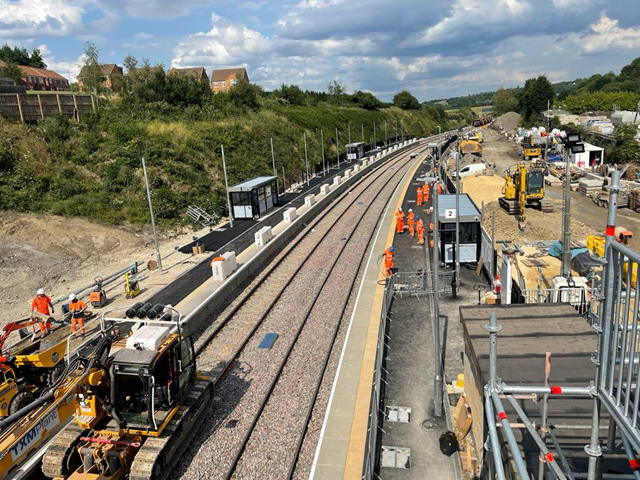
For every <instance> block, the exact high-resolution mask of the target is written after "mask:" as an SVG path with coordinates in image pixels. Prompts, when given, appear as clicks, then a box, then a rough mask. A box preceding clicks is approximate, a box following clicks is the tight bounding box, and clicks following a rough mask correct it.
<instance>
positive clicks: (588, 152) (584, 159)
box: [571, 142, 604, 168]
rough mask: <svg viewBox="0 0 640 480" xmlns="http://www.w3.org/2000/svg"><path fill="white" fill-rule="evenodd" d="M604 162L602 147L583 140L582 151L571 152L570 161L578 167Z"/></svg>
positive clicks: (596, 165)
mask: <svg viewBox="0 0 640 480" xmlns="http://www.w3.org/2000/svg"><path fill="white" fill-rule="evenodd" d="M603 162H604V148H600V147H597V146H595V145H591V144H590V143H587V142H584V152H582V153H572V154H571V163H573V164H574V165H575V166H576V167H578V168H589V167H599V166H600V165H602V163H603Z"/></svg>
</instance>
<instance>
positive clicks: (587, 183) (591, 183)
mask: <svg viewBox="0 0 640 480" xmlns="http://www.w3.org/2000/svg"><path fill="white" fill-rule="evenodd" d="M602 184H603V181H602V180H598V179H597V178H581V179H580V181H579V182H578V192H580V193H581V194H583V195H587V196H588V195H589V194H590V193H594V192H597V191H599V190H602Z"/></svg>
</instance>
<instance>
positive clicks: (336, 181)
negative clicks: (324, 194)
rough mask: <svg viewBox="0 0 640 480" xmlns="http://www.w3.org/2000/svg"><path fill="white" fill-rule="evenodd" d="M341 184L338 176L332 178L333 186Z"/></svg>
mask: <svg viewBox="0 0 640 480" xmlns="http://www.w3.org/2000/svg"><path fill="white" fill-rule="evenodd" d="M340 183H341V179H340V177H338V176H335V177H333V184H334V185H336V186H338V185H340Z"/></svg>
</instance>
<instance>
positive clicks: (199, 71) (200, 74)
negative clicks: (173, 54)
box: [167, 67, 209, 83]
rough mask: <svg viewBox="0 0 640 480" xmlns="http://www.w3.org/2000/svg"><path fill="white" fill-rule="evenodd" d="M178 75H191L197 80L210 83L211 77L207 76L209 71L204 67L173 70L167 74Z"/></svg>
mask: <svg viewBox="0 0 640 480" xmlns="http://www.w3.org/2000/svg"><path fill="white" fill-rule="evenodd" d="M176 73H177V74H181V75H190V76H192V77H193V78H195V79H196V80H199V81H201V82H206V83H209V77H208V76H207V71H206V70H205V68H204V67H194V68H172V69H170V70H169V71H168V72H167V75H174V74H176Z"/></svg>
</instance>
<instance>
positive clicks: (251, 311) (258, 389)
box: [174, 160, 408, 478]
mask: <svg viewBox="0 0 640 480" xmlns="http://www.w3.org/2000/svg"><path fill="white" fill-rule="evenodd" d="M400 163H401V164H406V163H408V162H407V161H406V160H404V161H402V162H400ZM401 170H403V168H401V167H400V165H397V166H396V168H395V169H394V170H391V169H387V170H386V173H385V174H383V175H382V176H381V178H380V179H378V180H374V181H373V182H372V183H373V184H374V187H372V188H370V189H367V190H366V191H365V192H364V193H363V194H362V195H361V196H360V198H358V200H360V201H364V203H365V205H351V206H350V207H348V208H346V209H345V210H346V211H345V212H344V213H343V214H342V215H341V216H340V215H339V214H338V213H337V212H336V214H335V216H338V217H340V219H339V220H338V222H337V224H336V225H335V227H334V228H332V229H331V230H330V232H329V233H328V234H327V235H326V237H325V238H324V239H323V240H322V243H321V245H320V246H319V247H318V248H317V249H316V251H315V252H314V253H313V254H312V255H311V256H310V257H309V258H308V260H307V261H306V263H305V266H304V267H303V268H302V269H301V271H300V272H299V274H298V275H297V276H296V277H295V278H294V280H293V281H292V282H291V283H290V285H289V286H288V288H287V289H286V290H285V291H284V292H283V293H282V295H280V296H279V298H278V301H277V303H276V304H275V306H274V308H273V309H272V310H271V311H270V312H269V313H268V315H267V317H266V318H265V320H264V323H263V324H262V325H261V326H260V327H259V328H258V330H257V332H256V334H255V335H254V336H253V338H252V339H251V340H250V341H249V343H248V345H247V348H246V349H245V350H244V351H243V352H242V353H241V355H240V356H239V357H238V359H237V360H236V361H235V362H234V363H233V365H232V367H231V369H230V371H229V373H228V374H227V375H226V376H225V377H224V378H223V379H222V380H221V382H220V383H219V384H218V385H217V387H216V391H215V398H216V399H217V401H216V402H215V403H214V408H213V411H212V412H211V415H209V416H208V417H206V419H205V421H204V422H203V427H202V428H201V429H200V431H199V432H198V433H197V434H196V436H195V437H196V438H195V439H194V442H193V444H192V445H191V446H190V447H189V448H188V449H187V452H185V454H184V455H183V457H182V459H181V462H180V463H179V465H178V466H177V469H176V471H175V472H174V473H175V474H176V475H177V476H181V477H182V478H196V477H197V478H201V477H203V476H206V477H208V478H219V477H222V476H224V474H225V473H226V471H227V470H228V468H229V466H230V464H231V462H232V460H233V457H234V456H235V454H236V452H237V450H238V448H239V445H240V444H241V441H242V439H243V437H244V435H245V433H246V432H247V431H248V428H249V426H250V423H251V421H252V419H253V417H254V415H255V413H256V411H257V408H258V403H259V401H260V400H261V398H262V397H263V395H264V393H265V391H266V389H267V388H268V385H269V383H270V382H271V379H272V378H273V376H274V375H275V373H276V371H277V370H278V368H279V365H280V362H281V360H282V359H283V358H284V355H285V353H286V351H287V349H288V347H289V345H290V344H291V342H292V341H293V339H294V337H295V332H296V330H297V328H298V325H300V324H301V322H302V320H303V319H304V316H305V312H306V311H307V309H308V308H310V306H311V304H312V302H313V298H314V297H315V294H316V292H317V291H318V290H319V288H320V285H321V284H322V280H323V279H324V276H326V275H327V274H328V273H329V268H330V266H331V264H332V259H335V258H336V256H337V255H339V253H340V250H341V249H342V246H343V245H344V242H345V239H346V237H348V235H349V233H350V232H351V231H352V230H353V229H354V227H355V225H356V224H357V221H358V219H359V218H360V217H362V215H363V213H364V211H365V209H366V205H367V204H369V203H370V202H373V201H376V199H377V197H379V196H380V193H379V192H380V190H381V189H382V188H383V186H384V185H385V184H388V182H389V177H391V176H392V175H393V174H399V173H398V172H399V171H401ZM364 183H369V182H368V181H365V182H364ZM362 189H364V187H362ZM353 193H356V192H355V191H354V192H353ZM356 194H357V193H356ZM347 198H350V200H349V201H347V202H343V203H347V204H350V203H351V202H352V201H353V199H354V196H353V194H352V195H351V196H347ZM332 217H333V215H332ZM330 223H331V221H330V220H329V219H324V220H323V221H321V222H320V223H319V224H318V225H317V227H316V230H317V232H318V233H316V232H312V234H310V235H309V238H313V237H314V236H315V238H316V242H317V241H318V238H319V237H320V236H321V234H320V233H319V232H322V231H326V230H327V228H328V224H330ZM323 227H324V228H323ZM372 228H373V227H372ZM305 240H306V239H305ZM363 248H365V249H366V245H365V246H364V247H363ZM303 250H304V249H301V250H299V251H298V252H296V253H295V255H292V256H291V258H292V260H291V262H290V263H291V264H295V263H299V262H300V261H301V257H302V259H303V258H304V257H305V255H304V254H303V253H302V252H303ZM307 253H308V251H307ZM294 257H296V258H295V259H294ZM287 260H288V258H287V259H286V260H285V262H283V263H287ZM350 263H351V262H340V265H341V266H343V264H344V266H345V267H349V268H351V269H352V270H353V267H352V266H351V265H350ZM278 270H279V269H278ZM293 270H295V269H291V268H290V266H287V268H286V269H283V272H285V273H282V274H280V273H277V272H274V274H272V275H278V276H277V277H274V281H273V282H271V278H269V281H268V282H267V283H273V284H274V285H275V284H276V282H277V281H279V282H281V281H283V277H286V271H288V272H289V275H290V274H291V272H292V271H293ZM353 274H355V273H353ZM340 275H343V273H340ZM337 276H338V273H337V271H336V279H337ZM340 280H341V281H340V282H339V283H333V282H331V285H334V286H333V287H332V289H333V290H332V294H330V295H329V294H328V297H326V298H325V300H324V301H323V304H324V303H327V301H328V303H330V304H333V303H335V302H334V299H335V297H336V295H338V294H339V293H340V288H339V287H340V285H341V287H342V288H341V289H342V290H344V278H341V279H340ZM280 284H281V283H280ZM327 291H328V292H329V290H327ZM256 293H257V295H254V296H252V298H251V300H250V302H249V303H248V305H247V308H244V307H243V308H242V309H241V310H240V311H239V312H238V313H237V314H236V315H235V316H234V318H233V322H232V323H233V324H234V325H237V326H236V327H234V328H233V329H230V330H229V331H228V332H230V333H229V336H227V335H226V333H227V332H225V330H226V327H225V329H223V330H222V331H221V332H220V335H219V337H220V340H219V341H214V342H212V343H211V344H210V345H209V346H208V347H207V348H206V349H205V350H204V351H203V353H202V355H201V356H200V357H199V364H200V368H204V369H205V370H206V369H207V368H209V369H215V368H216V367H217V366H218V365H219V363H220V362H221V358H222V355H221V354H220V352H221V351H225V349H226V352H227V353H228V352H229V349H230V348H232V342H235V341H236V340H237V337H238V335H239V332H241V331H244V332H245V333H246V331H247V330H246V329H247V327H248V326H249V325H251V326H253V324H252V323H251V322H252V321H253V322H254V323H255V319H256V318H257V317H259V316H260V315H261V314H262V313H263V312H264V311H265V309H266V308H267V306H268V303H269V302H270V300H271V299H272V298H273V295H274V291H273V290H271V287H270V286H265V290H263V289H262V287H261V288H260V289H259V290H258V292H256ZM348 293H349V292H348ZM243 310H245V311H243ZM314 318H316V317H314ZM236 320H238V321H236ZM325 320H328V319H325V318H322V319H321V320H319V323H317V324H316V323H314V324H313V325H314V326H315V325H322V324H323V323H322V322H324V321H325ZM338 320H339V319H338ZM334 321H335V319H334ZM313 328H314V327H311V329H313ZM317 328H321V327H317ZM267 332H276V333H278V335H279V338H278V339H277V340H276V342H275V344H274V345H273V347H272V348H271V349H270V350H258V349H257V348H256V347H257V344H258V343H259V342H260V341H261V340H262V338H263V336H264V334H265V333H267ZM322 332H323V333H321V334H318V332H313V331H311V334H310V337H309V338H312V339H313V340H314V341H315V342H316V343H317V342H318V341H320V340H325V339H324V338H321V336H320V335H324V334H325V333H324V330H322ZM310 351H315V350H314V349H313V348H312V347H308V348H306V352H307V353H308V352H310ZM325 351H326V347H325ZM227 358H228V357H227ZM296 372H297V373H298V375H300V374H302V372H300V371H299V368H298V367H295V368H294V367H292V369H291V372H289V371H288V372H287V375H288V376H289V375H292V377H288V378H296V375H295V374H296ZM316 375H317V373H316ZM299 385H301V386H303V387H305V388H303V390H304V393H308V389H309V386H308V385H305V382H299ZM287 398H288V397H287ZM290 401H294V402H297V401H298V400H297V399H296V398H295V396H294V398H293V399H291V400H290ZM275 427H276V426H275V425H272V426H271V427H270V428H268V430H269V431H274V430H273V428H275ZM261 428H262V427H261ZM269 439H270V440H271V441H272V442H273V440H276V439H277V440H279V436H278V435H275V436H274V435H273V434H270V435H269ZM274 443H277V442H274ZM252 448H253V447H252ZM277 450H278V451H281V449H277ZM258 458H262V459H263V461H264V463H263V464H261V465H257V466H251V465H245V467H244V470H243V471H244V472H245V473H243V474H242V478H245V477H246V478H266V477H272V475H271V474H270V472H271V471H272V468H273V467H274V465H276V464H277V465H279V464H280V463H282V462H281V461H280V459H279V458H271V457H268V456H267V457H265V456H260V455H259V456H258ZM265 465H266V466H267V467H266V469H265ZM287 468H288V467H287ZM257 469H261V470H260V471H262V472H263V473H262V474H259V473H258V470H257ZM265 474H266V476H264V475H265Z"/></svg>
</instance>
